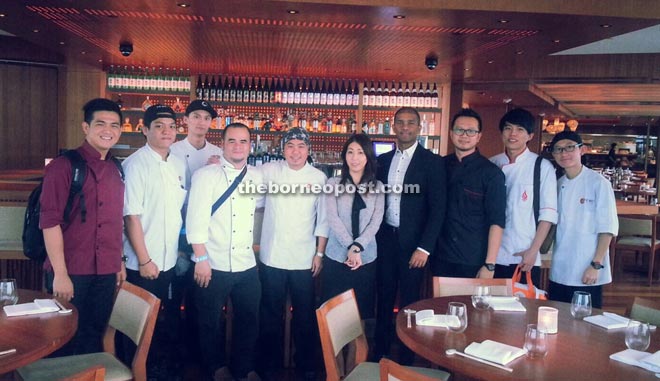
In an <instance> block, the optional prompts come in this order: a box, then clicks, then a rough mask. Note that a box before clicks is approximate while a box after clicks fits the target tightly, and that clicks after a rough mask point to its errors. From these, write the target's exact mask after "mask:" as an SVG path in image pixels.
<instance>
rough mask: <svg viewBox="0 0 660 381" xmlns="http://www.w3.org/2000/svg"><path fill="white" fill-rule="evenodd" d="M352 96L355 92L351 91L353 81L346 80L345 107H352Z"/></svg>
mask: <svg viewBox="0 0 660 381" xmlns="http://www.w3.org/2000/svg"><path fill="white" fill-rule="evenodd" d="M354 94H355V90H353V81H351V80H350V79H349V80H348V85H347V86H346V106H352V105H353V95H354ZM340 100H341V99H340Z"/></svg>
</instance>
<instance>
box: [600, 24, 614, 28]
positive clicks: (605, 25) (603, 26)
mask: <svg viewBox="0 0 660 381" xmlns="http://www.w3.org/2000/svg"><path fill="white" fill-rule="evenodd" d="M611 26H612V25H611V24H600V27H601V28H609V27H611Z"/></svg>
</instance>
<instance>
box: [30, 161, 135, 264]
mask: <svg viewBox="0 0 660 381" xmlns="http://www.w3.org/2000/svg"><path fill="white" fill-rule="evenodd" d="M62 156H64V157H66V158H67V159H69V161H70V162H71V187H70V188H69V198H68V199H67V201H66V206H65V207H64V222H65V223H67V224H68V223H69V222H70V221H71V220H70V217H71V208H72V207H73V200H74V199H75V198H76V196H77V195H80V216H81V219H82V222H85V221H86V219H87V208H86V206H85V195H84V194H83V193H82V188H83V184H84V183H85V176H86V174H87V163H86V162H85V159H83V157H82V156H81V155H80V153H79V152H78V151H77V150H68V151H65V152H64V153H63V154H62ZM111 159H112V161H113V162H114V163H115V165H116V166H117V168H118V169H119V173H120V174H121V179H122V181H123V180H124V171H123V169H122V167H121V163H120V162H119V160H117V159H116V158H115V157H112V158H111ZM42 187H43V180H42V182H41V183H40V184H39V185H38V186H37V187H36V188H34V190H33V191H32V193H30V197H29V198H28V202H27V207H26V209H25V220H24V222H23V237H22V238H23V253H24V254H25V256H26V257H28V258H30V259H33V260H35V261H41V262H43V261H44V260H46V257H47V256H48V254H47V253H46V245H45V243H44V233H43V231H42V230H41V229H40V228H39V213H40V212H41V204H40V202H39V199H40V198H41V190H42Z"/></svg>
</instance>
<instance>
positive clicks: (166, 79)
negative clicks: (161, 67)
mask: <svg viewBox="0 0 660 381" xmlns="http://www.w3.org/2000/svg"><path fill="white" fill-rule="evenodd" d="M162 75H163V90H164V91H172V80H171V79H170V68H169V67H168V68H165V72H164V73H162ZM209 91H210V83H209ZM209 97H210V95H209Z"/></svg>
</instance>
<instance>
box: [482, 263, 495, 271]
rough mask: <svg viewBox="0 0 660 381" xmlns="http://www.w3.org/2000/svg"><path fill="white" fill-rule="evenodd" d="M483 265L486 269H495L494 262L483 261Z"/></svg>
mask: <svg viewBox="0 0 660 381" xmlns="http://www.w3.org/2000/svg"><path fill="white" fill-rule="evenodd" d="M484 267H485V268H486V270H488V271H495V264H494V263H484Z"/></svg>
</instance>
